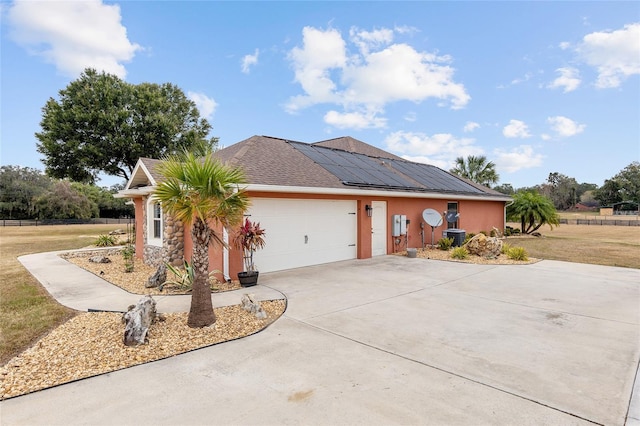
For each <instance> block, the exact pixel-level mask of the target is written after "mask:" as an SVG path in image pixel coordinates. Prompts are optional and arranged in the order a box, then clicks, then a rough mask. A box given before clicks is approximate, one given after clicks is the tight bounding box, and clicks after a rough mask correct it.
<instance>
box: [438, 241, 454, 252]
mask: <svg viewBox="0 0 640 426" xmlns="http://www.w3.org/2000/svg"><path fill="white" fill-rule="evenodd" d="M452 245H453V238H440V239H439V240H438V248H439V249H440V250H444V251H447V250H449V249H450V248H451V246H452Z"/></svg>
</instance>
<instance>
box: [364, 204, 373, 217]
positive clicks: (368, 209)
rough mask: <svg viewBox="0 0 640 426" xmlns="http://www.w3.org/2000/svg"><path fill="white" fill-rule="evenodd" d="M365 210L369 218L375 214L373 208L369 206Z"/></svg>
mask: <svg viewBox="0 0 640 426" xmlns="http://www.w3.org/2000/svg"><path fill="white" fill-rule="evenodd" d="M364 210H365V211H366V212H367V216H369V217H371V215H372V214H373V208H372V207H371V206H370V205H369V204H367V205H365V206H364Z"/></svg>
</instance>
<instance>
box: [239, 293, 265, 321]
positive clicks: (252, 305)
mask: <svg viewBox="0 0 640 426" xmlns="http://www.w3.org/2000/svg"><path fill="white" fill-rule="evenodd" d="M254 297H255V296H254V295H253V294H243V295H242V299H241V300H242V308H243V309H244V310H245V311H247V312H250V313H252V314H254V315H255V316H256V318H258V319H265V318H266V317H267V313H266V312H265V311H264V309H262V306H261V305H260V302H256V301H254V300H253V298H254Z"/></svg>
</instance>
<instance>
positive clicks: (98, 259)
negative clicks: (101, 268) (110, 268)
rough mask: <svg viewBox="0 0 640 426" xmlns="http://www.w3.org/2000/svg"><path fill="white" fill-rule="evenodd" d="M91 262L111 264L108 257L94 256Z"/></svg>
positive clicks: (90, 259)
mask: <svg viewBox="0 0 640 426" xmlns="http://www.w3.org/2000/svg"><path fill="white" fill-rule="evenodd" d="M89 262H93V263H111V259H109V258H108V257H106V256H92V257H90V258H89Z"/></svg>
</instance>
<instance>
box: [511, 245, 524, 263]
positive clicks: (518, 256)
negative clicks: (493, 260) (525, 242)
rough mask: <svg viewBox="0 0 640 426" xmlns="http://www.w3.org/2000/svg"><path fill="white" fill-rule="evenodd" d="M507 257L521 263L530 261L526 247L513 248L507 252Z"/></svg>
mask: <svg viewBox="0 0 640 426" xmlns="http://www.w3.org/2000/svg"><path fill="white" fill-rule="evenodd" d="M507 257H508V258H509V259H512V260H519V261H527V260H529V255H528V254H527V251H526V250H525V249H524V247H511V248H510V249H509V250H508V251H507Z"/></svg>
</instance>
